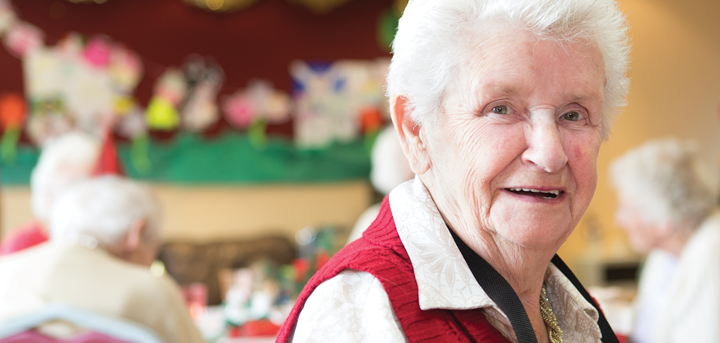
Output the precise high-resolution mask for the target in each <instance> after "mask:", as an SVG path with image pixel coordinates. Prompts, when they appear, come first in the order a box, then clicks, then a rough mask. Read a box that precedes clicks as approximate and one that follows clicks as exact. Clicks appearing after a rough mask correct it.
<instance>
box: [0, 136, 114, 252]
mask: <svg viewBox="0 0 720 343" xmlns="http://www.w3.org/2000/svg"><path fill="white" fill-rule="evenodd" d="M99 153H100V142H99V141H98V140H97V139H95V138H94V137H92V136H91V135H89V134H87V133H84V132H80V131H74V132H70V133H66V134H64V135H62V136H60V137H58V138H55V139H53V140H51V141H49V142H47V143H46V145H45V146H44V147H43V150H42V153H41V155H40V158H39V159H38V162H37V164H36V165H35V168H33V171H32V175H31V177H30V188H31V190H32V198H31V205H32V211H33V215H34V217H35V218H34V219H33V220H32V221H31V222H30V223H28V224H26V225H24V226H23V227H20V228H17V229H15V230H13V231H12V232H10V234H8V235H7V236H6V237H5V238H4V239H3V240H2V242H0V255H7V254H10V253H13V252H16V251H20V250H23V249H27V248H30V247H32V246H35V245H38V244H40V243H43V242H45V241H47V240H48V232H47V229H46V228H47V226H48V222H49V220H50V213H51V211H52V208H53V205H54V204H55V201H56V200H57V199H58V198H59V197H61V196H62V194H63V192H65V191H66V190H67V189H68V188H70V187H72V186H73V185H75V184H77V183H78V182H81V181H84V180H87V179H88V178H90V177H91V176H92V172H93V168H94V167H95V164H96V163H97V160H98V155H99Z"/></svg>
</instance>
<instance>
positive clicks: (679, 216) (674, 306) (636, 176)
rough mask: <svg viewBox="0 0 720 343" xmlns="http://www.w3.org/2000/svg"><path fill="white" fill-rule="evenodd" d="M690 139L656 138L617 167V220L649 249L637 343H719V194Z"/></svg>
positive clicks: (613, 170) (619, 161)
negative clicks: (687, 140)
mask: <svg viewBox="0 0 720 343" xmlns="http://www.w3.org/2000/svg"><path fill="white" fill-rule="evenodd" d="M703 162H704V161H702V160H701V159H700V157H699V156H698V154H697V149H696V146H695V145H694V144H693V143H692V142H683V141H680V140H678V139H674V138H665V139H658V140H653V141H650V142H648V143H645V144H644V145H642V146H641V147H639V148H637V149H634V150H632V151H630V152H628V153H626V154H625V155H623V156H621V157H619V158H618V159H617V160H615V161H614V162H613V163H612V165H611V169H610V171H611V175H612V180H613V183H614V185H615V188H616V189H617V195H618V200H619V208H618V210H617V213H616V221H617V223H618V224H619V225H620V226H621V227H622V228H624V229H625V230H626V231H627V233H628V237H629V238H630V241H631V243H632V245H633V247H634V248H635V249H636V250H638V251H639V252H642V253H647V252H650V255H649V256H648V258H647V261H646V262H645V266H644V268H643V272H642V275H641V279H640V290H639V293H638V298H637V300H636V303H637V305H638V307H637V310H638V312H637V316H636V320H635V325H634V328H633V333H632V338H633V342H639V343H644V342H720V325H718V323H720V213H719V212H718V207H717V199H718V196H719V195H720V192H719V190H718V184H717V182H718V181H719V180H720V177H718V175H717V174H713V173H711V172H709V171H710V170H711V169H710V168H708V166H707V165H706V164H704V163H703Z"/></svg>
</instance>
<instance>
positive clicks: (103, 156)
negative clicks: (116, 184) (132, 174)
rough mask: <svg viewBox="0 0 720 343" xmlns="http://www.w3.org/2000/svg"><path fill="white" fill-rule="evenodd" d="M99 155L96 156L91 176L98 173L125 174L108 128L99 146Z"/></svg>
mask: <svg viewBox="0 0 720 343" xmlns="http://www.w3.org/2000/svg"><path fill="white" fill-rule="evenodd" d="M100 149H101V150H100V156H98V160H97V163H96V164H95V169H94V170H93V176H100V175H108V174H110V175H121V176H124V175H125V171H124V170H123V167H122V163H120V159H119V158H118V155H117V149H116V148H115V141H114V140H113V136H112V133H111V132H110V130H108V131H107V132H106V133H105V137H104V138H103V143H102V147H101V148H100Z"/></svg>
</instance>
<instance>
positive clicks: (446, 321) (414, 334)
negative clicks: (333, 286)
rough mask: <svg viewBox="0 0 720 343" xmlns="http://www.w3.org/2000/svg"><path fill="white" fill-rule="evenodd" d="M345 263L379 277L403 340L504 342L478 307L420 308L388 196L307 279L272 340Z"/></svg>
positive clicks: (282, 338) (282, 336)
mask: <svg viewBox="0 0 720 343" xmlns="http://www.w3.org/2000/svg"><path fill="white" fill-rule="evenodd" d="M345 269H354V270H359V271H363V272H368V273H370V274H372V275H373V276H375V278H377V279H378V280H379V281H380V283H381V284H382V286H383V288H384V289H385V292H386V293H387V295H388V298H389V299H390V304H391V305H392V308H393V310H394V311H395V315H396V316H397V318H398V320H399V321H400V325H401V326H402V329H403V332H404V333H405V337H407V339H408V341H409V342H483V343H495V342H498V343H499V342H503V343H506V342H508V340H507V339H506V338H505V337H504V336H503V335H502V334H501V333H500V332H499V331H498V330H497V329H495V328H494V327H493V326H492V325H490V323H489V322H488V321H487V319H486V318H485V315H484V314H483V312H482V310H480V309H475V310H439V309H436V310H425V311H423V310H421V309H420V303H419V301H418V288H417V282H416V281H415V274H414V271H413V267H412V264H411V263H410V258H409V257H408V254H407V252H406V251H405V248H404V247H403V245H402V241H400V236H398V233H397V229H396V228H395V221H394V220H393V216H392V212H391V211H390V203H389V201H388V197H386V198H385V200H383V203H382V205H381V207H380V213H379V214H378V216H377V218H376V219H375V221H374V222H373V223H372V224H371V225H370V227H369V228H368V229H367V230H365V232H364V233H363V236H362V238H360V239H358V240H356V241H355V242H353V243H351V244H349V245H348V246H346V247H345V248H343V249H342V250H340V252H338V253H337V254H336V255H335V256H334V257H333V258H332V259H331V260H330V261H329V262H328V263H327V264H326V265H325V266H324V267H323V268H322V269H320V270H319V271H318V272H317V273H316V274H315V275H314V276H313V277H312V278H311V279H310V281H309V282H308V284H307V285H306V286H305V288H304V289H303V291H302V293H301V294H300V296H299V297H298V299H297V302H296V303H295V306H294V307H293V309H292V311H291V312H290V315H289V316H288V318H287V320H286V321H285V324H283V327H282V329H281V330H280V333H279V334H278V337H277V340H276V342H283V343H284V342H287V341H288V338H289V337H290V335H291V334H292V332H293V331H294V330H293V327H294V326H295V323H296V322H297V319H298V316H299V315H300V311H301V310H302V308H303V306H305V301H307V298H308V297H309V296H310V294H312V292H313V291H314V290H315V288H316V287H317V286H319V285H320V284H321V283H322V282H323V281H325V280H328V279H330V278H332V277H334V276H335V275H337V274H338V273H340V272H341V271H343V270H345Z"/></svg>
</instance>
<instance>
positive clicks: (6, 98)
mask: <svg viewBox="0 0 720 343" xmlns="http://www.w3.org/2000/svg"><path fill="white" fill-rule="evenodd" d="M26 107H27V106H26V104H25V99H24V98H23V97H22V96H20V95H18V94H14V93H10V94H3V95H2V96H0V125H2V128H3V131H4V132H3V137H2V142H1V143H0V145H2V147H0V155H1V156H2V159H3V161H4V162H12V161H14V160H15V156H16V154H17V142H18V140H19V139H20V133H21V132H22V127H23V123H24V122H25V118H26V117H27V109H26Z"/></svg>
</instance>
